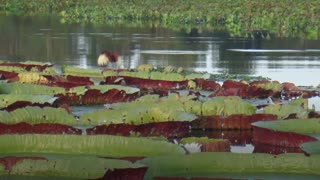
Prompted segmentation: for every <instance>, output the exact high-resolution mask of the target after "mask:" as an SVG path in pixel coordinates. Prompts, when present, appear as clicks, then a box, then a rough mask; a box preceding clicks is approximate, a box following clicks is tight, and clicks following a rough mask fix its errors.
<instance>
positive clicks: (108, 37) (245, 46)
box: [0, 16, 320, 86]
mask: <svg viewBox="0 0 320 180" xmlns="http://www.w3.org/2000/svg"><path fill="white" fill-rule="evenodd" d="M0 26H1V29H0V33H1V36H0V58H1V59H2V60H10V61H24V60H33V61H41V62H51V63H54V64H59V65H62V64H67V65H77V66H81V67H95V68H96V58H97V55H98V54H99V53H100V52H101V51H103V50H105V49H108V50H112V51H118V52H119V53H120V55H121V65H122V67H124V68H134V67H136V66H137V65H139V64H142V63H151V64H154V65H155V66H166V65H174V66H181V67H184V68H187V69H194V70H198V71H208V72H210V73H232V74H250V75H262V76H267V77H270V78H272V79H273V80H279V81H280V82H284V81H289V82H293V83H295V84H296V85H314V86H316V85H318V84H320V78H319V77H320V47H319V46H320V40H302V39H280V38H275V37H271V39H269V40H267V39H259V38H258V39H255V40H248V39H244V38H231V37H230V36H229V35H228V33H227V32H206V31H201V32H200V31H198V30H196V29H193V30H192V31H191V32H188V33H186V32H179V31H173V30H169V29H165V28H160V27H150V26H149V27H142V26H136V27H132V26H131V27H128V26H125V25H117V26H116V25H114V26H112V25H100V26H98V25H67V24H61V23H60V22H59V19H58V18H52V17H16V16H0Z"/></svg>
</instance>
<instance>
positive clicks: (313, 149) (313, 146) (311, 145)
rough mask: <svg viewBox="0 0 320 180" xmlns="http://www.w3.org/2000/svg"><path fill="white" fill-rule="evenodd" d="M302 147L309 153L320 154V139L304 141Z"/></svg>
mask: <svg viewBox="0 0 320 180" xmlns="http://www.w3.org/2000/svg"><path fill="white" fill-rule="evenodd" d="M300 147H301V149H302V150H303V151H305V152H306V153H308V154H312V155H313V154H320V141H314V142H307V143H303V144H301V146H300Z"/></svg>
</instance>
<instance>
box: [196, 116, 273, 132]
mask: <svg viewBox="0 0 320 180" xmlns="http://www.w3.org/2000/svg"><path fill="white" fill-rule="evenodd" d="M276 119H277V116H275V115H272V114H253V115H244V114H233V115H230V116H228V117H221V116H216V115H215V116H200V117H199V118H198V119H196V120H194V121H192V129H215V130H217V129H229V130H231V129H233V130H235V129H241V130H251V129H252V126H251V123H253V122H257V121H270V120H276Z"/></svg>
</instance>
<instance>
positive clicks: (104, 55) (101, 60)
mask: <svg viewBox="0 0 320 180" xmlns="http://www.w3.org/2000/svg"><path fill="white" fill-rule="evenodd" d="M118 59H119V54H118V52H109V51H107V50H106V51H103V52H101V54H100V55H99V57H98V60H97V64H98V65H99V66H104V65H107V64H108V63H109V62H110V63H112V64H115V63H116V62H117V61H118Z"/></svg>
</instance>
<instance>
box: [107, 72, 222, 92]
mask: <svg viewBox="0 0 320 180" xmlns="http://www.w3.org/2000/svg"><path fill="white" fill-rule="evenodd" d="M193 82H194V83H195V87H193V88H196V89H201V90H211V91H217V90H219V89H220V88H221V86H220V84H218V83H217V82H215V81H214V80H205V79H194V80H193ZM188 83H189V80H182V81H166V80H154V79H144V78H137V77H130V76H109V77H106V79H105V81H104V82H102V83H101V84H121V85H127V86H132V87H137V88H139V89H140V90H142V91H153V92H154V93H160V94H164V93H165V92H167V91H168V90H183V89H188V88H189V86H188Z"/></svg>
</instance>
